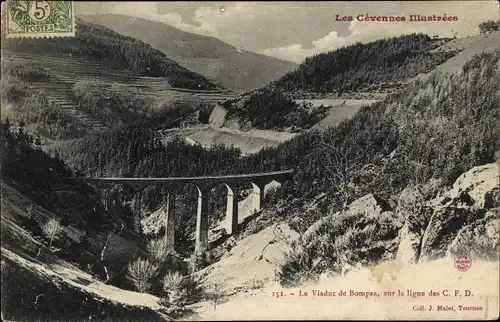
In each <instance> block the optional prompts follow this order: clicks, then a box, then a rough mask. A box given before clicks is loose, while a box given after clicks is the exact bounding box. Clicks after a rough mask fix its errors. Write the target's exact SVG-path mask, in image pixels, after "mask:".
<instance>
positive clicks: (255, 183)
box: [78, 170, 293, 254]
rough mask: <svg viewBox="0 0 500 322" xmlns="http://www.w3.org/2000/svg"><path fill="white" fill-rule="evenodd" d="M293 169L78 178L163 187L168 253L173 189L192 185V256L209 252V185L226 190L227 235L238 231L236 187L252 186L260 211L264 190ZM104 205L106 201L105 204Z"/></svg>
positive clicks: (286, 177) (172, 240) (171, 238)
mask: <svg viewBox="0 0 500 322" xmlns="http://www.w3.org/2000/svg"><path fill="white" fill-rule="evenodd" d="M292 173H293V170H283V171H273V172H265V173H254V174H239V175H227V176H203V177H166V178H120V177H108V178H104V177H102V178H101V177H79V178H78V179H81V180H85V181H93V182H101V183H105V184H125V183H126V184H134V185H148V184H164V185H165V187H166V190H167V193H166V194H165V196H164V200H163V204H164V207H165V212H166V215H165V223H164V226H165V242H166V243H167V248H168V249H169V251H174V250H175V190H176V187H178V186H180V185H186V184H194V185H195V186H196V188H197V190H198V207H197V213H196V234H195V253H196V254H203V253H204V252H205V251H207V250H208V228H209V227H208V197H209V187H210V186H211V185H212V184H224V185H225V186H226V188H227V204H226V220H229V222H230V225H229V231H228V233H229V234H230V235H233V234H235V233H236V232H237V230H238V202H237V196H238V190H237V189H236V187H237V186H239V185H242V184H251V186H252V188H253V193H252V196H253V197H252V198H253V200H252V211H254V212H255V211H260V210H261V209H262V207H263V204H264V187H265V186H266V185H267V184H268V183H270V182H272V181H277V182H279V183H284V182H285V181H288V180H290V179H291V174H292ZM105 202H106V203H107V200H106V201H105Z"/></svg>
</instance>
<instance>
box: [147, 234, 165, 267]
mask: <svg viewBox="0 0 500 322" xmlns="http://www.w3.org/2000/svg"><path fill="white" fill-rule="evenodd" d="M146 248H147V250H148V252H149V255H150V256H151V259H152V260H153V261H155V262H156V263H159V262H162V261H164V260H165V259H166V258H167V256H168V254H169V249H168V246H167V243H166V241H165V240H164V239H163V238H157V239H152V240H150V241H149V243H148V245H147V246H146Z"/></svg>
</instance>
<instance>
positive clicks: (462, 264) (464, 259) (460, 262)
mask: <svg viewBox="0 0 500 322" xmlns="http://www.w3.org/2000/svg"><path fill="white" fill-rule="evenodd" d="M471 265H472V260H471V259H470V258H469V256H466V255H463V256H457V257H455V268H456V269H457V270H458V271H461V272H465V271H467V270H468V269H469V268H470V267H471Z"/></svg>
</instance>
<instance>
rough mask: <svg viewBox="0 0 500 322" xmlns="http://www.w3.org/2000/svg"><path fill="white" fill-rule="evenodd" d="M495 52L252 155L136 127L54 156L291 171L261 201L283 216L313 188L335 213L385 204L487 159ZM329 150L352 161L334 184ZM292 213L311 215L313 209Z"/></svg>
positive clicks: (87, 166) (108, 166)
mask: <svg viewBox="0 0 500 322" xmlns="http://www.w3.org/2000/svg"><path fill="white" fill-rule="evenodd" d="M499 58H500V51H499V50H497V51H495V52H494V53H483V54H481V55H479V56H476V57H474V58H473V59H472V60H471V61H470V62H468V63H467V64H466V65H465V66H464V67H463V72H462V73H461V74H458V75H447V76H439V75H434V76H433V77H431V78H430V79H429V80H427V81H425V82H417V83H416V84H415V85H414V86H411V87H408V88H406V89H404V90H403V91H401V92H399V93H396V94H392V95H390V96H388V97H387V98H386V99H384V100H382V101H379V102H377V103H375V104H373V105H371V106H367V107H364V108H362V109H361V110H360V111H358V113H357V114H356V115H355V116H354V117H353V118H351V119H349V120H345V121H344V122H342V123H341V124H339V125H338V126H337V127H333V128H330V129H328V130H327V131H325V132H323V133H320V132H316V131H308V132H305V133H303V134H300V135H298V136H297V137H295V138H293V139H292V140H290V141H287V142H285V143H283V144H282V145H280V146H279V147H277V148H268V149H264V150H262V151H260V152H259V153H256V154H254V155H249V156H243V157H242V156H240V153H239V151H238V150H235V149H230V148H224V147H214V148H213V149H208V150H205V149H203V148H202V147H200V146H194V147H193V146H190V145H188V144H186V143H184V142H182V141H180V140H173V141H171V142H169V143H168V144H166V145H161V144H159V143H158V139H157V138H156V137H155V134H154V127H152V126H140V125H137V127H134V128H131V129H129V130H117V131H115V132H112V133H106V134H101V135H94V136H90V137H87V138H84V139H81V140H80V141H78V142H76V143H72V144H71V145H61V146H59V147H58V150H57V153H59V155H61V157H62V158H63V159H65V160H67V162H68V164H69V165H70V166H71V167H72V168H75V169H79V170H80V171H83V172H85V173H87V174H102V175H124V176H125V175H131V176H139V175H142V176H161V175H165V176H167V175H168V176H179V175H186V176H190V175H193V176H194V175H208V174H231V173H238V172H240V173H252V172H258V171H272V170H281V169H295V173H294V181H293V182H290V183H285V184H284V186H283V188H282V189H280V190H278V191H277V192H276V194H275V195H274V196H271V197H270V198H276V199H275V200H274V201H275V202H272V203H271V204H275V205H278V204H279V207H284V210H282V211H280V212H279V213H280V214H286V213H287V210H288V214H290V215H291V214H292V213H293V211H299V210H297V209H301V207H302V206H303V205H304V204H306V203H307V202H309V201H310V200H313V199H314V198H315V197H317V196H318V195H320V194H322V193H326V195H327V198H325V199H324V202H323V205H324V207H327V208H328V209H330V208H333V209H341V208H342V207H343V205H345V204H346V203H348V202H350V201H352V200H354V199H355V198H358V197H360V196H362V195H365V194H366V193H369V192H373V191H376V192H377V193H378V194H379V195H381V196H382V197H384V198H386V199H387V200H392V201H393V202H394V200H395V196H397V195H398V194H399V192H400V191H401V190H402V189H403V188H404V187H406V186H407V185H408V184H411V183H425V182H427V181H429V180H436V181H439V182H440V183H441V184H442V185H448V184H450V183H451V182H452V181H453V180H455V179H456V177H457V176H458V175H459V174H461V173H462V172H464V171H466V170H467V169H469V168H471V167H473V166H475V165H478V164H485V163H489V162H493V161H494V160H495V151H496V149H497V144H498V142H499V141H500V140H499V139H500V138H499V135H498V131H497V128H496V126H497V123H496V122H497V121H498V119H499V115H498V114H499V111H498V102H499V93H498V90H497V89H498V86H499V81H498V80H499V79H500V78H499V77H498V76H499V71H498V69H497V64H498V60H499ZM422 142H425V144H423V143H422ZM338 151H344V152H345V153H344V155H343V156H344V157H345V158H346V159H347V160H348V161H349V163H351V164H354V165H355V167H351V168H350V169H349V172H348V173H345V174H344V175H345V177H346V178H348V180H347V182H344V183H342V184H339V183H338V182H337V183H336V182H332V181H331V180H330V178H331V177H332V175H331V172H332V171H335V169H337V168H338V164H335V163H331V162H328V161H329V160H337V159H338V155H337V154H336V153H338ZM247 188H248V187H247ZM193 193H194V192H193ZM218 195H222V197H224V193H223V192H222V193H219V194H218ZM223 201H224V199H223V198H222V199H220V200H219V201H218V202H220V204H219V206H220V207H222V206H223ZM214 207H215V208H217V207H216V205H214ZM277 207H278V206H277ZM153 208H154V207H153ZM215 208H213V209H215ZM219 209H223V208H219ZM293 209H295V210H293ZM193 211H194V209H193ZM300 211H302V210H300ZM301 217H302V218H304V220H305V221H308V222H311V221H314V220H315V219H317V218H315V217H317V215H315V214H307V215H304V216H301ZM303 227H307V225H303Z"/></svg>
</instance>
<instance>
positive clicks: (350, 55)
mask: <svg viewBox="0 0 500 322" xmlns="http://www.w3.org/2000/svg"><path fill="white" fill-rule="evenodd" d="M439 43H440V40H439V39H432V38H430V37H429V36H427V35H424V34H410V35H404V36H400V37H394V38H387V39H381V40H377V41H374V42H370V43H367V44H362V43H356V44H354V45H350V46H346V47H343V48H339V49H337V50H334V51H330V52H327V53H322V54H317V55H314V56H312V57H308V58H306V60H305V61H304V62H303V63H302V64H300V66H299V67H298V68H297V69H296V70H295V71H293V72H289V73H287V74H286V75H285V76H283V77H281V78H280V79H279V80H277V81H276V86H277V87H278V88H280V89H283V90H285V91H293V90H304V91H311V92H326V93H330V92H334V91H337V92H340V93H341V92H352V91H357V90H362V89H364V88H366V87H368V86H369V85H371V84H379V83H384V82H394V81H399V80H404V79H408V78H410V77H413V76H416V75H417V74H419V73H426V72H428V71H430V70H432V69H434V67H435V66H437V65H439V64H440V63H442V62H444V61H446V60H447V59H449V58H450V57H452V56H454V55H455V54H456V53H453V52H435V53H431V52H430V51H431V50H432V49H434V48H436V47H437V46H438V45H439Z"/></svg>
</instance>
